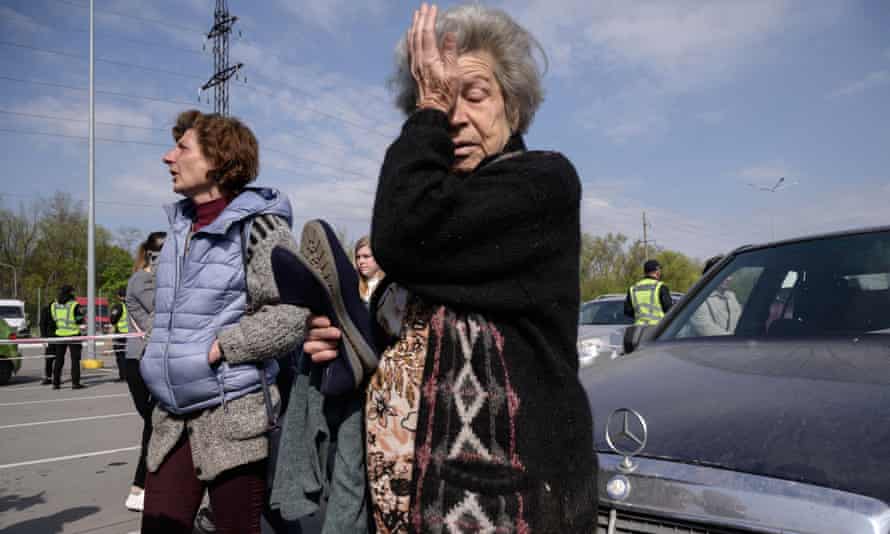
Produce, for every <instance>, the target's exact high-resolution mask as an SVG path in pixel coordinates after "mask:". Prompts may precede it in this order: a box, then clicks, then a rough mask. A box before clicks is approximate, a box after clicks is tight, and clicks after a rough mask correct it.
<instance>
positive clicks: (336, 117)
mask: <svg viewBox="0 0 890 534" xmlns="http://www.w3.org/2000/svg"><path fill="white" fill-rule="evenodd" d="M234 87H244V88H247V89H251V90H253V91H256V92H258V93H264V94H266V95H269V96H271V97H273V98H277V97H278V95H277V94H275V93H274V92H273V91H269V90H267V89H262V88H260V87H257V86H255V85H247V84H235V85H234ZM303 107H304V108H305V109H307V110H309V111H311V112H313V113H317V114H319V115H323V116H325V117H328V118H331V119H334V120H338V121H340V122H343V123H345V124H348V125H350V126H352V127H354V128H358V129H359V130H363V131H366V132H368V133H372V134H374V135H377V136H380V137H383V138H385V139H392V134H386V133H383V132H381V131H380V130H373V129H371V128H368V127H367V126H365V125H363V124H359V123H357V122H355V121H352V120H350V119H347V118H345V117H341V116H339V115H334V114H333V113H328V112H327V111H322V110H320V109H318V108H316V107H314V106H309V105H304V106H303Z"/></svg>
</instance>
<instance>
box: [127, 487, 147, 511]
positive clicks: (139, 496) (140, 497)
mask: <svg viewBox="0 0 890 534" xmlns="http://www.w3.org/2000/svg"><path fill="white" fill-rule="evenodd" d="M144 504H145V491H140V492H139V493H130V494H129V495H127V501H126V502H125V503H124V506H126V507H127V510H130V511H132V512H141V511H142V508H143V505H144Z"/></svg>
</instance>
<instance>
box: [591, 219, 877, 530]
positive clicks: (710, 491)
mask: <svg viewBox="0 0 890 534" xmlns="http://www.w3.org/2000/svg"><path fill="white" fill-rule="evenodd" d="M626 341H628V342H629V344H628V347H629V348H630V349H631V350H629V351H628V353H627V354H625V355H623V356H621V357H620V358H618V359H616V360H615V361H611V360H609V359H598V360H597V361H596V362H595V363H594V365H592V366H590V367H587V368H585V369H581V372H580V377H581V381H582V383H583V384H584V387H585V389H586V390H587V395H588V399H589V402H590V407H591V410H592V411H593V413H594V421H595V427H594V440H595V444H594V447H595V448H596V452H597V457H598V460H599V485H598V486H599V490H600V519H599V521H600V523H599V529H598V530H597V532H603V533H605V532H609V533H612V532H616V533H617V532H634V533H642V532H647V533H666V532H687V533H724V534H728V533H739V534H741V533H743V532H744V533H779V532H781V533H795V534H840V533H843V534H866V533H867V534H888V533H890V483H888V475H887V473H888V472H890V452H888V451H890V446H888V443H890V431H888V421H890V226H886V227H881V228H872V229H863V230H855V231H848V232H842V233H834V234H822V235H816V236H810V237H806V238H800V239H794V240H787V241H780V242H776V243H769V244H766V245H758V246H746V247H742V248H739V249H737V250H735V251H733V252H732V253H730V254H728V255H727V257H726V258H724V259H723V260H722V261H721V262H720V263H719V264H717V265H716V266H715V267H713V268H712V269H710V270H709V271H708V272H707V273H706V274H705V275H704V277H703V278H702V279H701V280H700V281H699V282H698V283H697V284H696V285H695V287H693V288H692V289H691V290H690V291H689V292H688V293H687V294H686V296H685V297H684V298H683V299H682V300H681V301H680V302H679V303H678V305H677V306H675V307H674V308H672V309H671V311H670V312H669V313H668V314H667V316H665V318H664V319H663V320H662V321H661V322H660V323H659V324H658V325H655V326H652V327H640V326H632V327H629V328H627V330H626Z"/></svg>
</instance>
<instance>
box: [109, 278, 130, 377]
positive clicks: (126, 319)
mask: <svg viewBox="0 0 890 534" xmlns="http://www.w3.org/2000/svg"><path fill="white" fill-rule="evenodd" d="M117 296H118V298H119V299H120V301H119V302H115V303H114V304H112V305H111V310H110V311H109V319H111V324H112V325H114V333H115V334H126V333H128V332H129V331H130V314H129V313H127V303H126V300H127V289H126V288H123V287H122V288H120V289H118V290H117ZM112 347H113V348H114V359H115V361H116V362H117V374H118V379H117V381H118V382H123V381H124V380H126V379H127V376H126V371H125V370H126V367H127V338H125V337H116V338H114V341H112Z"/></svg>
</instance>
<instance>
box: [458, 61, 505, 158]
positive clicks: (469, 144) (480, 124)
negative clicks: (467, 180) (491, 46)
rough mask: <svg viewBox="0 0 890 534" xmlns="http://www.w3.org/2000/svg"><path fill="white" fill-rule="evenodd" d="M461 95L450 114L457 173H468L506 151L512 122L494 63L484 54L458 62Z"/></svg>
mask: <svg viewBox="0 0 890 534" xmlns="http://www.w3.org/2000/svg"><path fill="white" fill-rule="evenodd" d="M457 67H458V70H459V71H460V79H461V87H460V94H459V95H458V98H457V101H456V102H455V105H454V108H453V109H452V110H451V140H452V141H454V155H455V157H456V159H455V162H454V167H453V168H452V170H453V171H455V172H460V173H468V172H471V171H472V170H473V169H475V168H476V167H477V166H478V165H479V163H480V162H481V161H482V160H483V159H485V158H486V157H488V156H491V155H493V154H497V153H499V152H501V151H502V150H503V149H504V146H506V144H507V141H508V140H509V139H510V132H511V127H510V122H509V120H508V119H507V110H506V107H505V106H504V96H503V93H502V92H501V86H500V85H499V84H498V82H497V79H496V78H495V76H494V59H493V58H492V57H491V54H489V53H488V52H484V51H477V52H467V53H465V54H462V55H461V56H459V57H458V58H457Z"/></svg>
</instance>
